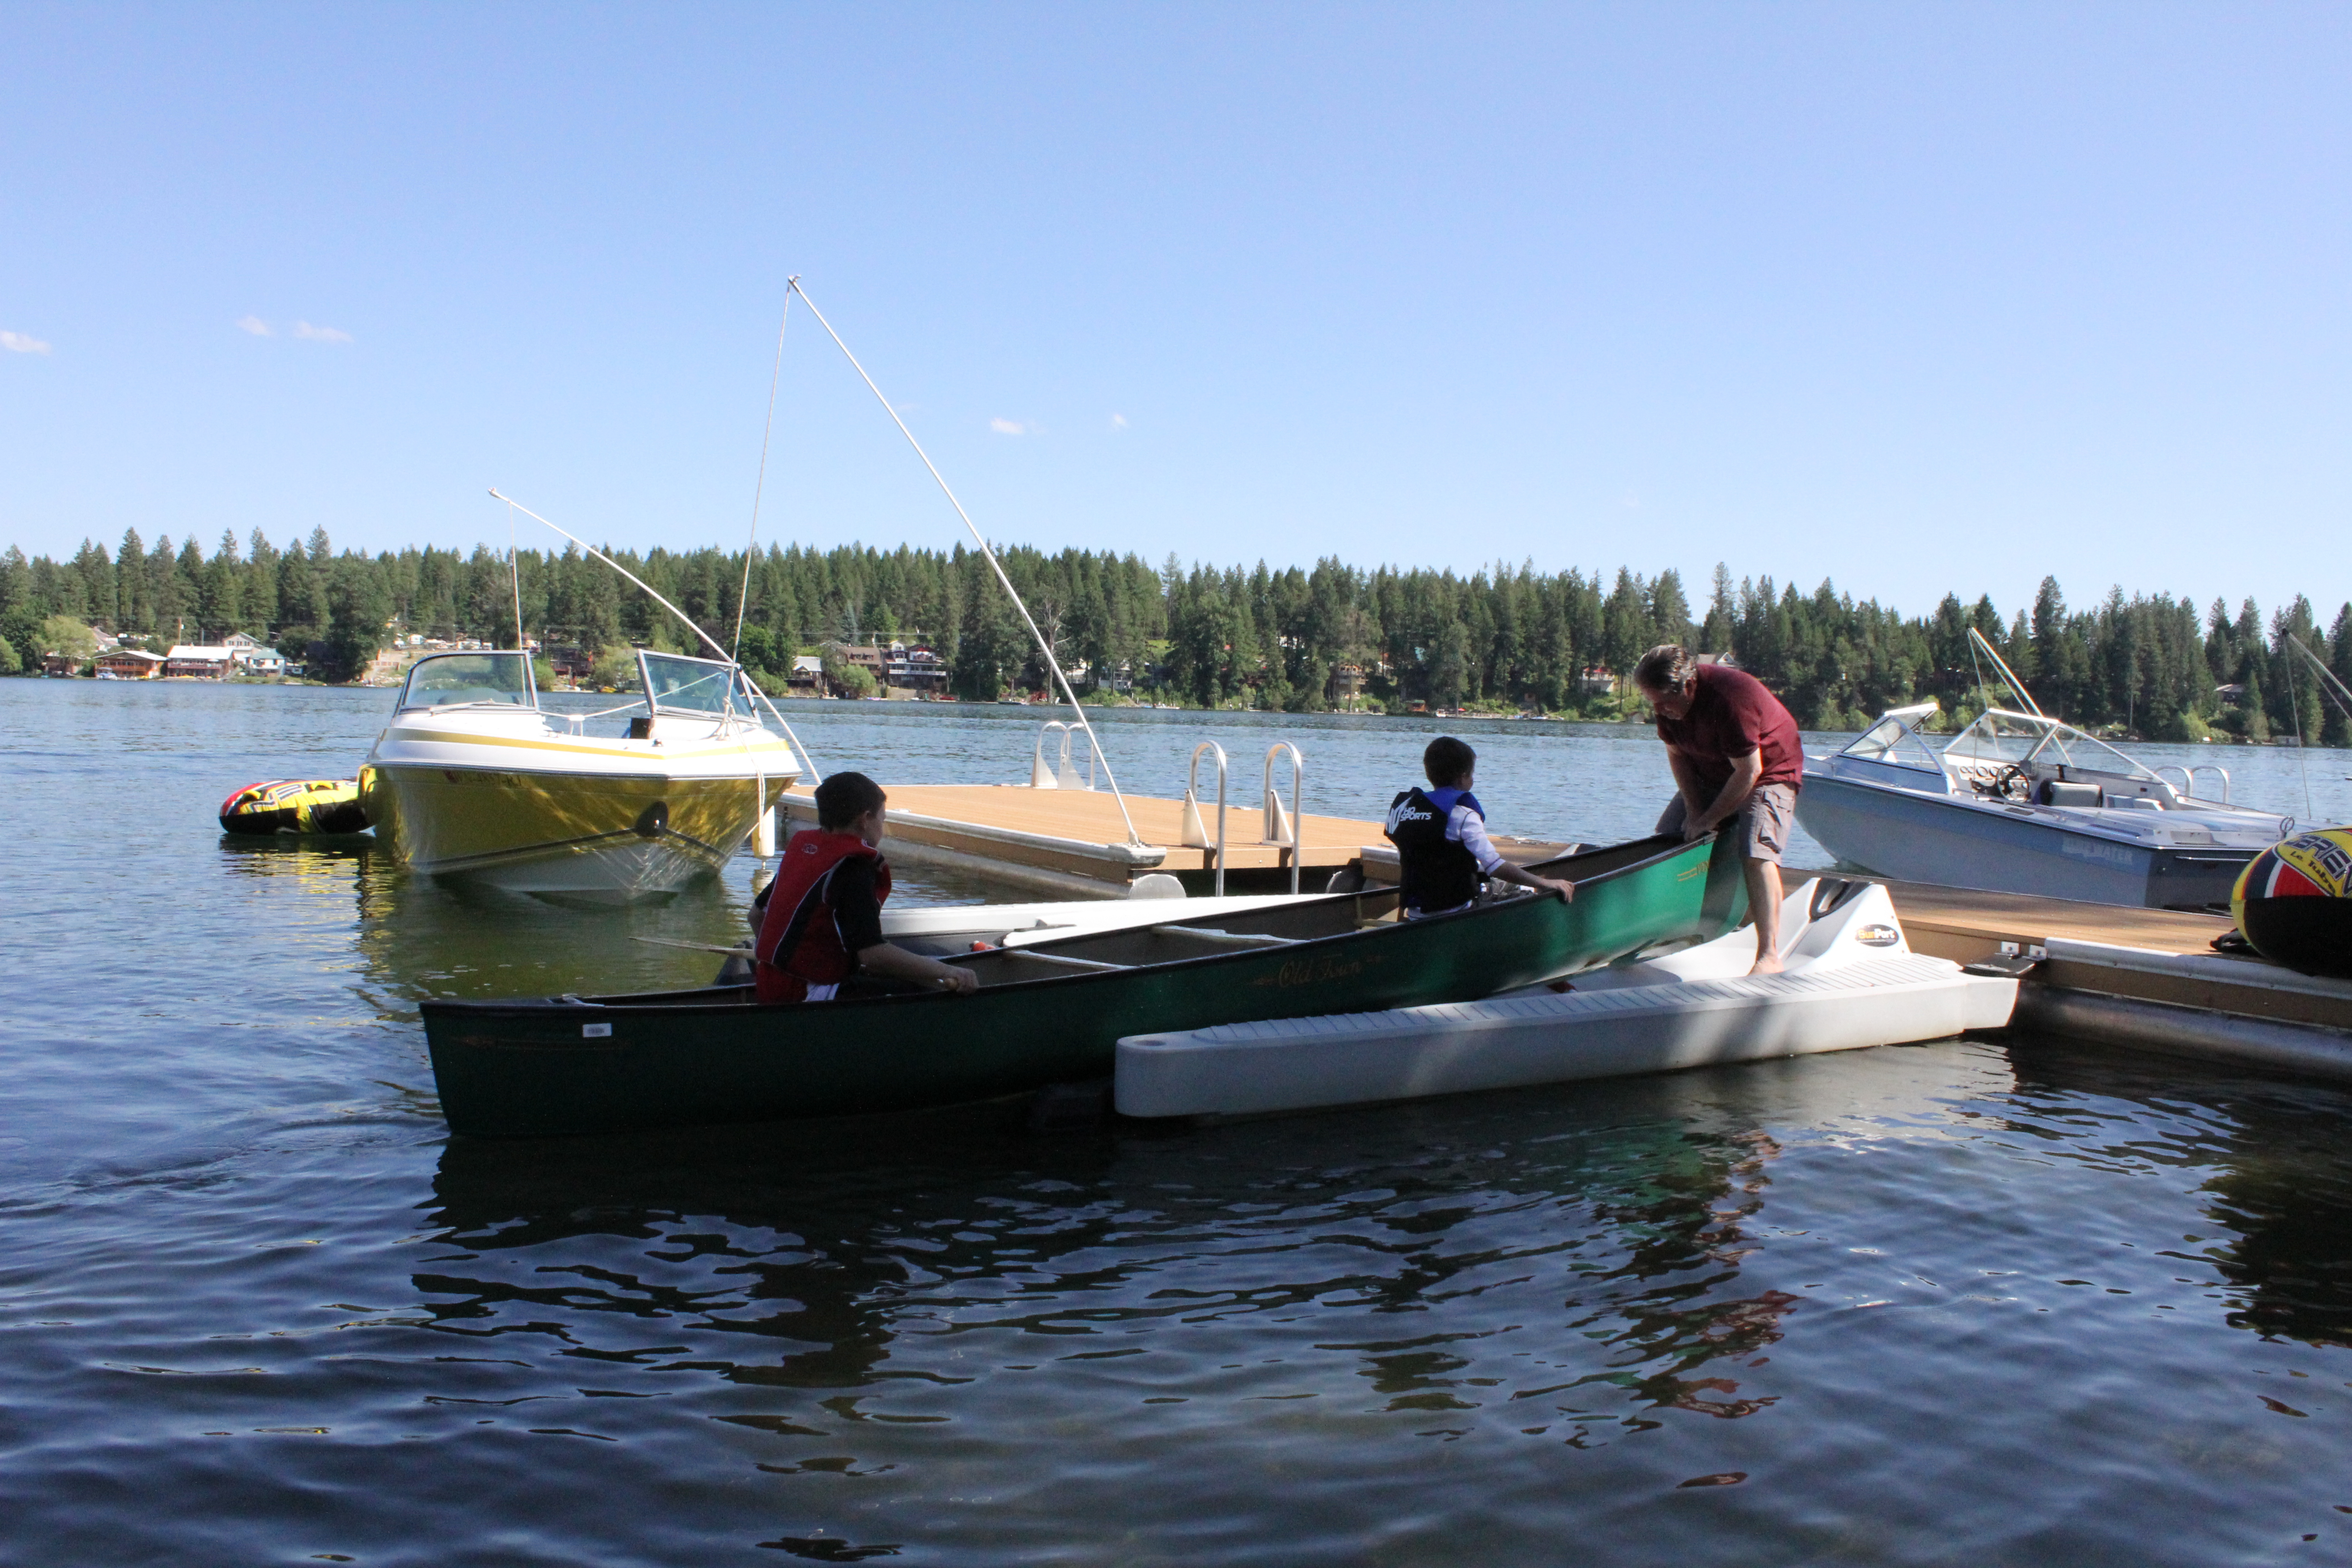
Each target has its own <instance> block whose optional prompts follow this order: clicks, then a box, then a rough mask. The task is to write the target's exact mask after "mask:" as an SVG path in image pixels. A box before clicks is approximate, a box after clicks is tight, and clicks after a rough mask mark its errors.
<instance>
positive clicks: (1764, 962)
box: [1748, 953, 1781, 974]
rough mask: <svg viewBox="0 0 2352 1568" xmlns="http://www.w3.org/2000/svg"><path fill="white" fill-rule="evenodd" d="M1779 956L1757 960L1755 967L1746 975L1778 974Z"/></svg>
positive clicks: (1774, 955) (1776, 954) (1779, 966)
mask: <svg viewBox="0 0 2352 1568" xmlns="http://www.w3.org/2000/svg"><path fill="white" fill-rule="evenodd" d="M1780 968H1781V965H1780V954H1778V953H1775V954H1773V955H1772V956H1771V957H1769V958H1759V959H1758V960H1757V961H1756V967H1755V968H1753V969H1750V970H1749V971H1748V973H1750V974H1778V973H1780Z"/></svg>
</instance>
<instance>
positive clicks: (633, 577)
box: [490, 485, 823, 779]
mask: <svg viewBox="0 0 2352 1568" xmlns="http://www.w3.org/2000/svg"><path fill="white" fill-rule="evenodd" d="M490 494H492V495H493V496H496V497H498V499H499V500H502V501H504V502H506V503H507V505H509V506H510V507H512V508H513V509H514V510H516V511H519V512H520V513H522V514H523V516H525V517H527V518H529V519H530V520H531V521H533V522H538V523H545V524H546V526H548V527H549V528H552V529H554V530H555V531H556V532H558V533H560V534H562V535H563V537H564V538H566V539H568V540H570V541H572V543H574V544H576V545H578V546H579V547H580V548H581V549H583V550H584V551H586V552H588V553H589V554H591V555H593V556H594V557H595V558H596V559H597V560H599V561H602V562H603V563H604V564H605V565H607V566H610V567H611V568H612V569H613V570H614V571H615V572H618V573H619V574H621V575H622V576H624V577H626V578H627V579H628V580H629V581H630V582H632V583H635V584H636V585H637V586H638V588H640V589H641V590H643V591H644V593H645V595H646V597H647V598H649V599H651V600H652V601H653V602H654V603H655V604H656V605H660V606H661V607H662V608H663V609H665V610H667V611H668V612H669V613H670V614H671V615H673V616H677V618H678V619H679V620H680V621H682V622H684V623H685V625H686V628H687V629H688V631H690V632H692V633H693V634H694V635H695V636H696V637H700V638H701V639H702V640H703V641H704V642H706V643H708V644H709V645H710V651H711V652H713V653H715V654H717V655H718V656H719V658H721V659H725V660H726V662H727V664H728V666H729V668H732V669H733V670H735V671H736V672H737V673H738V674H740V673H741V672H742V668H743V667H742V666H741V665H740V664H737V663H736V662H735V661H734V660H733V659H731V658H728V657H727V650H726V649H725V648H723V647H719V639H718V638H717V637H712V636H711V635H710V634H709V632H706V631H704V630H703V629H702V627H701V626H699V625H698V624H697V622H696V621H695V618H694V617H693V616H689V615H688V614H687V613H686V612H685V611H684V610H681V609H679V608H678V607H677V605H673V604H671V603H670V602H669V601H668V600H667V599H665V598H663V597H662V596H661V595H659V594H657V593H656V592H655V591H654V587H653V584H650V583H647V582H646V580H645V579H644V578H643V577H640V576H638V575H637V574H635V573H634V572H632V571H630V570H629V569H628V568H627V567H625V566H624V565H622V564H621V563H619V562H617V561H615V560H614V559H613V558H612V557H611V556H609V555H607V554H605V553H604V552H603V551H601V550H599V549H597V548H596V547H595V546H594V545H593V544H591V543H589V542H587V541H586V540H584V539H583V538H581V537H580V536H579V535H578V534H576V533H574V532H572V531H571V530H570V529H567V528H562V527H558V526H557V525H556V524H554V523H551V522H548V521H547V519H545V518H543V517H541V516H540V515H539V513H537V512H535V511H533V510H530V508H529V507H527V506H525V505H523V504H522V503H521V502H520V501H519V500H515V499H514V498H513V497H512V496H509V495H505V494H502V493H500V491H499V489H498V487H497V486H495V485H493V486H491V487H490ZM509 515H511V514H509ZM751 690H752V692H753V694H754V695H756V696H757V697H758V698H759V699H760V700H761V702H764V703H766V704H767V708H768V711H769V713H770V714H771V715H772V716H773V717H774V719H775V721H776V723H777V725H778V727H779V728H781V729H782V731H783V732H784V735H785V738H786V739H788V740H790V741H791V742H792V743H793V745H794V746H795V747H798V748H799V751H800V753H801V761H802V762H803V763H807V764H808V770H809V776H810V777H811V778H812V779H814V778H818V777H821V776H823V775H822V774H821V773H819V772H818V770H817V765H816V759H815V758H814V757H812V756H810V755H809V749H808V747H807V746H805V745H803V744H802V742H801V738H800V736H799V735H797V734H795V733H793V727H792V724H791V722H790V721H787V720H786V719H785V718H784V716H783V714H782V712H780V711H779V710H777V708H776V705H775V703H774V702H773V701H772V700H770V699H769V697H768V694H767V693H766V692H764V691H761V689H759V687H758V686H757V685H753V686H752V688H751Z"/></svg>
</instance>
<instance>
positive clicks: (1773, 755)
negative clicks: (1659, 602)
mask: <svg viewBox="0 0 2352 1568" xmlns="http://www.w3.org/2000/svg"><path fill="white" fill-rule="evenodd" d="M1633 684H1634V686H1635V687H1636V688H1637V689H1640V691H1641V693H1642V696H1643V699H1644V700H1646V701H1647V702H1648V703H1649V704H1650V706H1651V707H1652V708H1653V709H1654V710H1656V712H1657V715H1658V739H1659V740H1661V741H1664V742H1665V743H1666V761H1667V763H1669V764H1670V765H1671V766H1672V767H1673V768H1674V770H1675V791H1676V793H1675V798H1674V802H1673V804H1671V805H1668V806H1667V807H1666V810H1665V815H1664V816H1661V817H1659V818H1658V831H1659V832H1660V833H1679V834H1681V835H1682V837H1683V838H1684V839H1685V841H1688V840H1690V839H1693V838H1701V837H1706V835H1707V834H1709V833H1712V832H1714V831H1715V830H1716V829H1717V828H1718V827H1723V826H1729V827H1730V828H1731V830H1732V831H1733V832H1734V833H1735V834H1737V835H1738V840H1737V841H1738V846H1739V856H1740V859H1741V861H1742V863H1743V866H1744V868H1745V870H1746V871H1747V875H1748V913H1749V914H1750V915H1751V916H1752V917H1753V918H1754V920H1755V921H1756V966H1755V967H1754V968H1753V969H1751V970H1749V971H1748V973H1750V974H1772V973H1778V972H1779V970H1780V851H1781V850H1782V849H1783V848H1785V847H1787V845H1788V842H1789V826H1790V824H1791V823H1792V822H1794V821H1795V820H1796V817H1797V791H1798V790H1799V789H1801V788H1802V787H1803V785H1804V782H1805V753H1804V750H1803V747H1802V746H1801V743H1800V742H1799V741H1798V738H1797V721H1796V720H1794V719H1792V718H1790V716H1789V710H1787V709H1786V708H1783V707H1781V706H1780V699H1779V698H1777V697H1775V696H1773V695H1772V693H1771V692H1769V691H1768V690H1766V689H1765V687H1764V683H1763V682H1762V681H1760V680H1759V679H1756V678H1755V677H1754V676H1752V675H1749V674H1748V672H1747V671H1745V670H1739V669H1733V668H1730V667H1728V666H1727V665H1721V664H1701V663H1699V662H1698V660H1697V659H1696V658H1692V657H1691V655H1690V653H1689V651H1688V650H1686V649H1685V648H1684V647H1681V646H1680V645H1678V644H1675V643H1666V644H1664V645H1662V646H1661V647H1654V648H1652V649H1651V650H1650V651H1649V652H1647V653H1645V654H1643V656H1642V662H1641V663H1639V664H1637V665H1635V666H1634V667H1633Z"/></svg>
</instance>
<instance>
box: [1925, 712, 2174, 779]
mask: <svg viewBox="0 0 2352 1568" xmlns="http://www.w3.org/2000/svg"><path fill="white" fill-rule="evenodd" d="M1944 762H1945V763H1946V764H1947V766H1951V765H1958V767H1960V768H1962V769H1967V770H1974V769H1979V768H1984V767H1996V768H1998V767H2007V766H2009V765H2011V764H2012V763H2014V764H2018V765H2023V766H2030V765H2031V764H2033V763H2042V764H2050V765H2059V764H2063V765H2064V766H2066V767H2071V768H2086V769H2089V770H2090V771H2092V772H2094V773H2120V774H2121V775H2123V776H2124V777H2125V778H2128V779H2137V780H2144V781H2146V782H2147V783H2150V784H2153V783H2156V782H2158V781H2157V777H2156V775H2155V774H2154V773H2150V772H2148V771H2147V769H2146V768H2144V767H2142V766H2140V765H2139V763H2136V762H2134V761H2132V760H2131V759H2130V758H2129V757H2127V756H2126V755H2124V753H2123V752H2118V751H2116V749H2115V748H2114V747H2113V746H2110V745H2108V744H2107V743H2106V742H2105V741H2095V740H2093V739H2092V738H2091V737H2090V736H2088V735H2085V734H2084V733H2083V731H2080V730H2077V729H2075V728H2074V726H2073V725H2072V724H2062V723H2060V722H2059V721H2057V720H2055V719H2042V718H2036V717H2035V716H2034V715H2032V714H2031V713H2011V712H2010V711H2009V710H2007V709H2005V708H1989V709H1987V710H1985V712H1984V714H1983V716H1982V717H1981V718H1979V719H1978V720H1977V721H1976V722H1975V723H1973V724H1971V725H1969V727H1968V728H1967V729H1965V730H1963V731H1960V732H1959V734H1958V735H1957V736H1955V737H1954V738H1953V740H1952V743H1951V744H1950V745H1948V746H1947V747H1945V748H1944Z"/></svg>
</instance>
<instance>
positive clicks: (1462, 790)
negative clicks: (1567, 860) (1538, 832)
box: [1386, 735, 1576, 921]
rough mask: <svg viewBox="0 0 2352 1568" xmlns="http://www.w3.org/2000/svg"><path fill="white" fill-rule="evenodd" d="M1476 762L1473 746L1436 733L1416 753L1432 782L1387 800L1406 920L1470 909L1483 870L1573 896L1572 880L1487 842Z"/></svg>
mask: <svg viewBox="0 0 2352 1568" xmlns="http://www.w3.org/2000/svg"><path fill="white" fill-rule="evenodd" d="M1477 767H1478V753H1477V752H1474V751H1472V750H1471V749H1470V748H1469V747H1468V746H1467V745H1466V744H1465V743H1464V742H1460V741H1457V740H1455V739H1454V737H1453V736H1451V735H1440V736H1439V737H1437V739H1435V740H1434V741H1432V742H1430V743H1429V749H1428V750H1427V751H1425V752H1422V754H1421V769H1422V772H1423V773H1427V774H1428V775H1429V783H1430V787H1429V788H1428V789H1425V790H1422V789H1409V790H1406V791H1405V792H1404V793H1403V794H1402V795H1398V796H1397V797H1396V799H1394V800H1393V801H1391V802H1390V803H1389V820H1388V827H1387V830H1386V831H1387V834H1388V838H1389V842H1390V843H1391V844H1394V845H1395V846H1396V847H1397V868H1398V870H1399V871H1400V873H1401V874H1402V882H1403V889H1402V891H1403V895H1404V918H1405V919H1407V920H1409V921H1413V920H1419V919H1421V918H1422V917H1423V915H1442V914H1445V913H1448V912H1450V911H1452V910H1459V909H1466V908H1468V907H1469V905H1470V904H1471V903H1472V902H1473V901H1474V900H1476V898H1477V897H1478V888H1479V884H1480V883H1481V882H1482V881H1483V880H1484V879H1486V878H1488V877H1495V878H1499V879H1502V880H1503V881H1506V882H1515V883H1517V885H1518V886H1520V887H1522V888H1534V889H1538V890H1539V891H1542V892H1548V893H1558V894H1559V896H1560V897H1561V898H1562V899H1572V898H1574V897H1576V885H1575V884H1574V883H1572V882H1558V881H1554V880H1553V879H1550V878H1549V877H1538V876H1537V875H1535V874H1534V873H1533V872H1531V871H1522V870H1521V869H1519V868H1517V866H1514V865H1512V864H1511V863H1510V862H1509V861H1508V860H1506V859H1504V858H1503V855H1502V851H1500V850H1498V849H1496V847H1495V846H1494V845H1493V844H1492V843H1490V842H1488V840H1487V837H1486V811H1485V810H1484V808H1482V807H1481V806H1480V805H1478V797H1477V796H1476V795H1472V794H1471V793H1470V785H1471V784H1472V782H1473V781H1474V778H1475V773H1476V771H1477Z"/></svg>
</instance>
